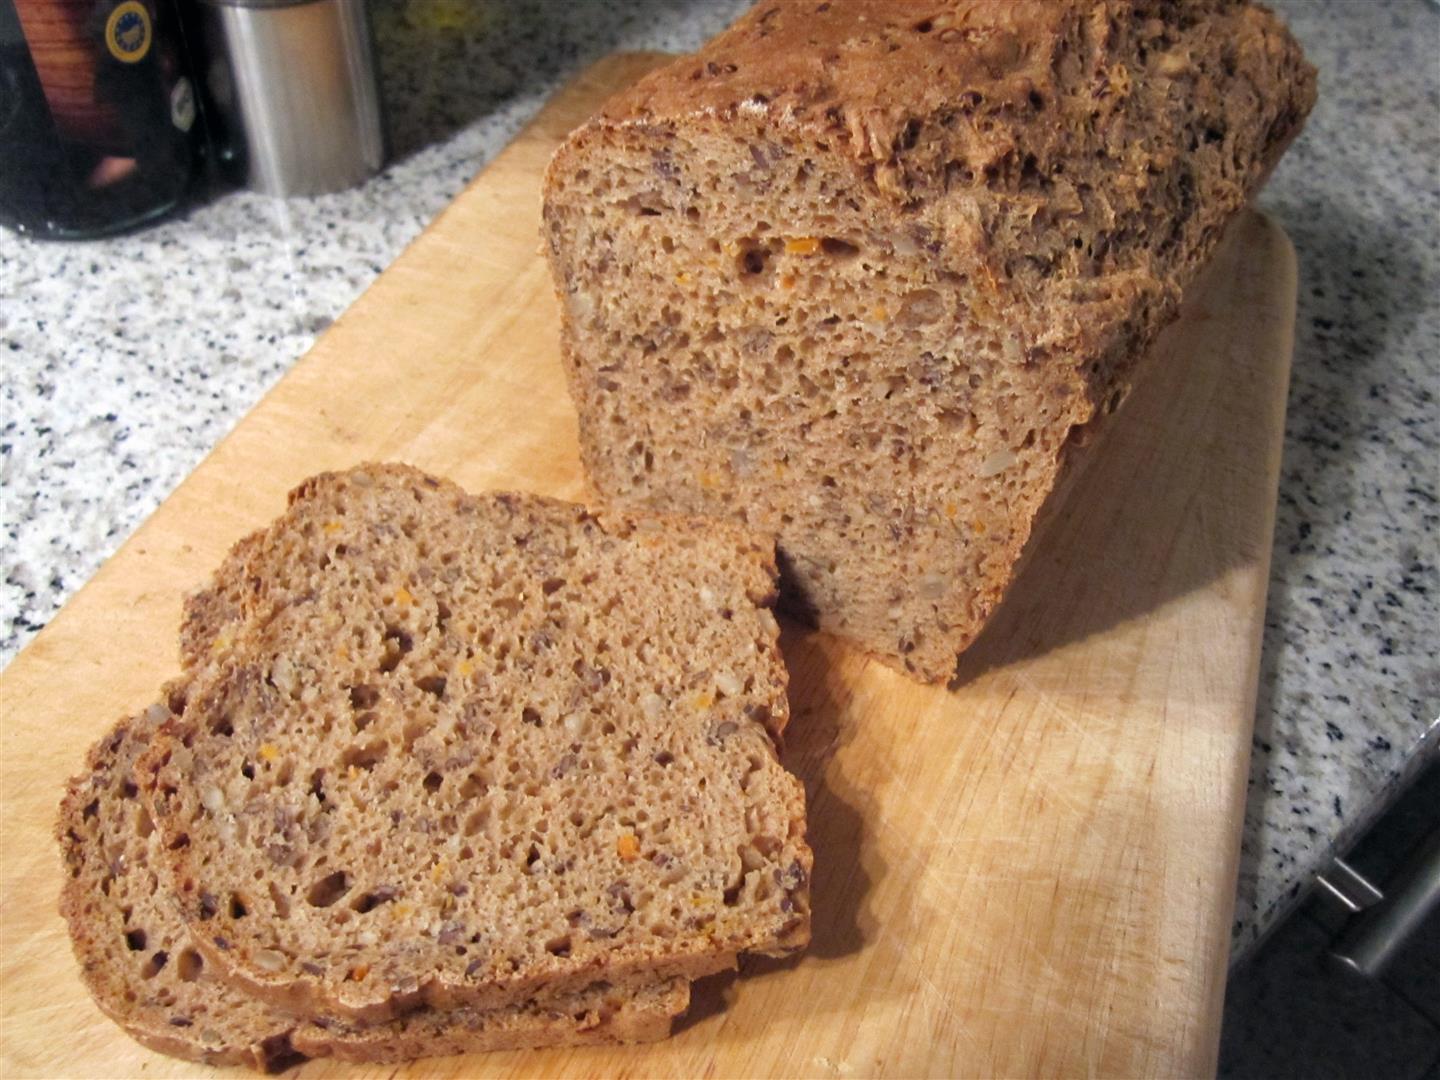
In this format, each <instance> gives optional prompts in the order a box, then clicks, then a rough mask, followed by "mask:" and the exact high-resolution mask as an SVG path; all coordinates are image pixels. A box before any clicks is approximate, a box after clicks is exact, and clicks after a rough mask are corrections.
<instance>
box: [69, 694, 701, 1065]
mask: <svg viewBox="0 0 1440 1080" xmlns="http://www.w3.org/2000/svg"><path fill="white" fill-rule="evenodd" d="M166 716H168V712H167V710H166V709H165V708H164V707H163V706H156V707H154V708H153V709H151V710H149V711H148V712H146V713H143V714H141V715H139V716H136V717H132V718H129V719H126V720H123V721H121V722H120V723H119V724H117V725H116V726H115V727H114V728H113V729H112V730H111V731H110V732H108V733H107V734H106V736H105V737H104V738H103V739H101V740H100V741H99V742H98V743H97V744H96V745H95V746H94V747H93V748H92V749H91V751H90V753H89V755H88V757H87V759H86V763H85V765H86V767H85V771H84V772H83V773H82V774H81V775H79V776H77V777H76V778H75V779H74V780H72V781H71V783H70V785H69V787H68V788H67V790H66V794H65V798H64V800H63V802H62V803H61V808H60V818H59V823H58V826H57V833H58V836H59V840H60V846H61V852H62V855H63V858H64V862H65V870H66V876H65V884H64V887H63V889H62V892H61V899H60V911H61V914H62V915H63V916H64V918H65V920H66V923H67V925H68V927H69V930H70V937H71V942H72V944H73V946H74V950H75V955H76V959H77V960H78V961H79V962H80V971H81V976H82V978H83V979H84V981H85V983H86V986H87V987H88V989H89V990H90V993H91V995H92V996H93V997H94V998H95V1001H96V1003H97V1004H98V1005H99V1006H100V1008H101V1010H102V1011H103V1012H104V1013H105V1014H106V1015H107V1016H109V1017H110V1018H111V1019H113V1020H114V1021H115V1022H116V1023H117V1024H119V1025H120V1026H121V1027H122V1028H124V1029H125V1030H126V1031H127V1032H129V1033H130V1034H131V1035H132V1036H134V1038H135V1039H136V1040H138V1041H139V1042H141V1043H143V1044H144V1045H145V1046H148V1047H149V1048H150V1049H152V1050H157V1051H159V1052H161V1053H165V1054H170V1055H173V1056H175V1057H181V1058H185V1059H187V1060H190V1061H198V1062H203V1063H205V1064H208V1065H246V1066H249V1067H250V1068H253V1069H257V1070H259V1071H261V1072H279V1071H281V1070H283V1069H286V1068H288V1067H289V1066H291V1065H293V1064H296V1063H298V1062H301V1061H304V1060H306V1059H307V1058H313V1057H326V1056H334V1057H340V1058H344V1059H346V1060H350V1061H371V1062H384V1061H399V1060H405V1059H409V1058H415V1057H426V1056H433V1055H440V1054H461V1053H470V1052H477V1051H482V1050H507V1049H517V1048H520V1047H540V1046H574V1045H588V1044H593V1043H601V1042H648V1041H653V1040H655V1039H661V1038H664V1037H665V1036H666V1035H668V1034H669V1031H670V1021H671V1018H672V1017H673V1016H675V1015H678V1014H679V1013H681V1012H683V1011H684V1009H685V1006H686V1004H687V1003H688V1001H689V986H688V984H687V983H686V982H685V981H684V980H683V979H674V980H671V981H669V982H668V983H662V984H658V985H652V986H644V987H641V988H638V989H637V990H635V991H629V992H621V991H619V990H616V989H615V988H613V987H610V986H608V985H599V986H592V987H588V988H586V989H585V990H583V991H581V992H580V993H577V994H574V995H572V996H571V997H570V998H569V999H566V1000H560V1001H557V1002H555V1003H552V1004H550V1005H546V1006H541V1005H538V1004H536V1003H534V1002H529V1003H526V1004H524V1005H521V1006H514V1007H509V1008H504V1009H494V1010H480V1009H457V1010H453V1011H450V1012H447V1013H435V1012H432V1011H429V1010H422V1011H420V1012H417V1013H414V1014H412V1015H411V1016H408V1017H405V1018H404V1019H402V1020H398V1021H390V1022H388V1023H383V1024H378V1025H374V1026H371V1027H360V1026H357V1025H354V1024H349V1023H346V1022H344V1021H342V1020H338V1019H330V1020H323V1021H303V1020H297V1018H295V1017H293V1016H290V1015H287V1014H285V1013H282V1012H279V1011H277V1010H275V1009H273V1008H270V1007H268V1006H266V1005H264V1004H262V1003H261V1002H259V1001H258V1000H256V999H254V998H252V997H250V996H248V995H246V994H244V993H242V992H240V991H238V990H236V989H234V988H232V987H230V986H228V985H227V984H226V983H224V982H223V981H221V980H219V979H217V978H215V976H214V972H213V970H211V969H210V968H208V967H207V966H206V964H205V961H204V958H203V956H202V955H201V953H200V952H199V951H198V950H196V949H195V947H194V945H193V944H192V943H191V941H190V939H189V936H188V935H187V934H186V932H185V930H184V927H183V926H182V925H181V922H180V920H179V918H178V917H177V916H176V914H175V912H174V909H173V907H172V905H171V903H170V897H169V896H168V895H167V894H166V893H165V891H164V890H163V888H162V887H161V885H160V881H159V877H158V874H157V868H158V867H159V865H160V863H161V861H162V858H161V856H162V854H163V853H162V851H161V849H160V847H159V833H157V832H156V831H155V829H154V827H153V825H152V823H151V821H150V818H149V815H148V814H147V812H146V810H145V807H144V805H143V804H142V802H141V801H140V799H139V797H138V790H137V787H136V783H135V777H134V775H133V767H134V762H135V759H136V757H137V756H138V755H139V754H140V752H142V751H143V750H144V749H145V747H146V746H147V745H148V743H149V741H150V739H151V738H152V737H153V735H154V734H155V730H156V728H157V726H158V724H159V722H160V721H161V719H163V718H164V717H166Z"/></svg>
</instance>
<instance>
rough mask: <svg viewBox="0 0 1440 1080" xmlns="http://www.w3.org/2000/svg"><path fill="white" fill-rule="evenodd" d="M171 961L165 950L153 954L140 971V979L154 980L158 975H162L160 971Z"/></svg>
mask: <svg viewBox="0 0 1440 1080" xmlns="http://www.w3.org/2000/svg"><path fill="white" fill-rule="evenodd" d="M169 959H170V954H169V953H167V952H166V951H165V950H164V949H159V950H157V951H155V952H153V953H151V954H150V957H149V959H147V960H146V961H145V964H144V966H143V967H141V969H140V977H141V978H142V979H153V978H154V977H155V976H156V975H159V974H160V969H161V968H163V967H164V966H165V964H166V963H167V962H168V961H169Z"/></svg>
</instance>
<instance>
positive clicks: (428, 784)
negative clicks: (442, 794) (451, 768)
mask: <svg viewBox="0 0 1440 1080" xmlns="http://www.w3.org/2000/svg"><path fill="white" fill-rule="evenodd" d="M444 782H445V778H444V777H443V776H441V775H440V774H439V773H438V772H435V771H434V770H431V771H430V772H428V773H426V774H425V779H424V780H423V781H422V782H421V783H422V784H423V785H424V787H425V790H426V791H428V792H430V794H432V795H433V794H435V792H437V791H439V790H440V785H441V784H443V783H444Z"/></svg>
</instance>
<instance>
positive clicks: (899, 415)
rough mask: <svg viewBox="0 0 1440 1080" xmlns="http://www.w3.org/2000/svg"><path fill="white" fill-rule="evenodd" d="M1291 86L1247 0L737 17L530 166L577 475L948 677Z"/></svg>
mask: <svg viewBox="0 0 1440 1080" xmlns="http://www.w3.org/2000/svg"><path fill="white" fill-rule="evenodd" d="M931 8H933V10H931ZM1242 86H1250V87H1253V88H1255V89H1254V92H1251V91H1246V92H1244V93H1242V92H1241V88H1242ZM1313 93H1314V81H1313V71H1311V70H1310V69H1309V68H1308V66H1307V65H1305V63H1304V61H1303V58H1302V57H1301V56H1300V54H1299V50H1298V48H1297V47H1296V46H1295V44H1294V42H1293V41H1292V40H1291V39H1289V37H1288V35H1286V34H1285V33H1284V31H1283V28H1281V27H1280V26H1279V24H1278V23H1277V22H1275V20H1274V19H1273V18H1272V17H1270V16H1269V15H1268V14H1266V13H1264V12H1262V11H1260V10H1257V9H1255V8H1250V7H1246V6H1243V5H1225V4H1218V3H1217V4H1205V3H1196V4H1193V5H1185V6H1183V7H1181V6H1173V5H1172V6H1165V5H1155V4H1146V3H1140V2H1137V3H1134V4H1118V5H1114V6H1113V7H1112V8H1105V7H1099V6H1094V5H1085V4H1071V3H1050V2H1046V3H1037V4H1027V3H1020V2H1017V3H1008V4H985V3H966V2H956V3H949V4H945V3H938V4H935V5H929V6H926V7H925V8H924V10H923V11H922V10H920V9H918V8H914V7H913V6H909V5H883V4H864V3H844V2H837V3H834V4H831V5H819V6H816V7H812V6H811V5H798V4H795V5H791V4H768V5H767V4H761V5H757V6H756V7H755V8H754V9H752V11H751V12H750V13H749V14H747V15H746V16H745V17H743V18H742V19H741V20H740V21H739V22H738V23H737V24H736V26H735V27H734V28H732V29H731V30H730V31H728V32H727V33H726V34H724V35H721V37H719V38H717V39H716V40H715V41H713V42H711V43H710V44H709V45H707V46H706V47H705V48H704V49H703V50H702V51H701V52H700V53H699V54H697V55H696V56H694V57H686V58H682V59H681V60H678V61H676V62H675V63H674V64H672V65H670V66H668V67H667V68H665V69H662V70H661V71H660V72H657V73H655V74H652V75H651V76H648V77H647V78H646V79H644V80H642V81H641V83H640V84H638V85H637V86H636V87H635V88H633V89H632V90H629V91H626V92H624V93H622V94H620V95H619V96H618V97H617V98H616V99H614V100H613V101H612V102H611V103H610V104H609V105H607V107H606V108H605V110H604V111H603V112H602V114H601V115H600V116H599V117H598V118H597V119H595V120H594V121H592V122H591V123H589V124H588V125H586V126H585V127H582V128H581V129H580V130H578V131H577V132H576V133H575V134H574V135H572V137H571V139H570V140H569V142H568V143H567V144H566V145H565V146H564V147H562V148H561V150H560V151H559V152H558V153H557V155H556V157H555V158H554V160H553V161H552V164H551V167H550V170H549V173H548V175H547V181H546V194H545V206H544V229H545V234H546V238H547V242H548V254H549V257H550V263H551V269H552V272H553V274H554V277H555V282H556V288H557V292H558V293H559V296H560V300H561V304H562V318H563V320H564V325H563V336H562V346H563V352H564V355H565V360H566V365H567V372H568V375H569V379H570V387H571V391H572V394H573V396H574V398H575V400H576V403H577V407H578V410H579V413H580V425H581V443H582V453H583V456H584V461H585V465H586V469H587V471H588V473H589V475H590V477H591V479H592V481H593V482H594V484H595V486H596V487H597V489H598V490H599V491H600V492H601V493H602V494H603V495H605V496H606V497H607V498H609V499H612V500H615V501H617V502H619V503H621V504H623V505H631V506H645V507H654V508H661V509H666V510H678V511H684V512H687V513H700V514H710V515H715V516H724V517H734V518H739V519H741V520H743V521H744V522H746V523H747V524H749V525H750V526H752V527H755V528H758V529H761V530H763V531H767V532H770V533H773V534H774V535H776V536H777V538H778V545H779V551H780V559H781V566H782V570H783V571H784V582H785V596H786V602H787V603H788V604H789V605H790V606H791V607H793V608H794V609H796V610H797V611H799V612H801V613H804V614H808V615H809V616H811V617H812V618H813V619H814V620H815V621H816V622H817V623H818V624H819V625H820V626H821V627H822V628H824V629H827V630H831V631H834V632H836V633H839V634H841V635H844V636H846V637H849V638H851V639H852V640H854V641H856V642H857V643H859V644H860V645H862V646H864V647H865V648H867V649H869V650H870V651H872V652H874V653H876V654H877V655H879V656H880V657H881V658H883V659H885V660H887V661H888V662H890V663H893V664H894V665H896V666H897V667H900V668H901V669H903V670H905V671H907V672H908V673H910V674H911V675H914V676H916V677H918V678H922V679H926V680H931V681H940V680H944V679H946V678H948V677H949V675H950V674H951V673H952V672H953V670H954V665H955V657H956V654H957V653H958V652H959V651H960V650H961V649H963V648H964V647H965V646H966V645H967V644H968V643H969V642H970V641H971V640H972V639H973V638H974V637H975V635H976V634H977V633H978V632H979V629H980V628H981V627H982V626H983V625H984V623H985V621H986V619H987V618H988V617H989V615H990V613H991V611H992V610H993V609H994V607H995V605H996V604H997V603H998V601H999V599H1000V597H1001V595H1002V594H1003V592H1004V591H1005V589H1006V587H1007V586H1008V584H1009V582H1010V580H1011V577H1012V576H1013V572H1014V567H1015V565H1016V561H1017V559H1018V558H1019V555H1020V552H1021V549H1022V548H1023V547H1024V545H1025V544H1026V542H1027V540H1028V538H1029V535H1030V532H1031V527H1032V523H1033V522H1034V519H1035V517H1036V514H1037V513H1038V511H1039V509H1040V507H1041V505H1042V504H1043V503H1044V501H1045V499H1046V497H1047V496H1048V494H1049V493H1050V491H1051V490H1052V489H1053V488H1054V486H1055V483H1056V479H1057V476H1058V474H1059V472H1060V470H1061V467H1062V465H1063V464H1064V461H1065V459H1066V457H1067V456H1068V455H1069V454H1070V453H1071V448H1072V446H1073V445H1074V443H1075V442H1078V441H1080V440H1083V439H1084V438H1085V437H1086V436H1087V435H1088V433H1089V427H1090V425H1092V424H1093V423H1094V422H1095V421H1096V420H1097V419H1099V418H1100V417H1103V416H1104V415H1106V414H1107V413H1109V412H1111V411H1113V410H1114V408H1115V407H1116V406H1117V405H1118V403H1119V402H1120V400H1121V399H1122V398H1123V397H1124V395H1125V392H1126V388H1127V385H1128V380H1129V378H1130V373H1131V369H1132V368H1133V365H1134V363H1135V360H1136V358H1137V357H1138V356H1139V354H1141V353H1142V352H1143V351H1144V350H1145V348H1146V347H1147V345H1148V343H1149V342H1150V341H1151V340H1152V339H1153V338H1154V336H1155V334H1156V333H1157V332H1158V330H1159V328H1160V327H1161V326H1163V325H1164V324H1165V323H1166V322H1167V321H1168V320H1169V319H1170V318H1171V317H1173V314H1174V312H1175V309H1176V303H1177V298H1178V296H1179V293H1180V290H1181V289H1182V288H1183V287H1184V285H1185V284H1186V282H1188V281H1189V279H1190V278H1191V277H1192V276H1193V274H1194V273H1195V271H1196V270H1197V268H1198V267H1199V266H1200V265H1201V264H1202V263H1203V262H1204V260H1205V259H1206V258H1207V257H1208V255H1209V253H1210V251H1211V250H1212V248H1213V246H1214V244H1215V242H1216V241H1217V240H1218V237H1219V236H1220V234H1221V232H1222V231H1223V228H1224V225H1225V223H1226V221H1227V220H1228V219H1229V218H1230V216H1231V215H1233V213H1234V212H1235V211H1236V210H1238V209H1239V208H1240V207H1241V206H1243V204H1244V202H1245V200H1246V198H1247V197H1248V196H1249V194H1250V192H1251V191H1253V189H1254V188H1255V187H1256V186H1257V185H1258V183H1259V182H1260V181H1261V179H1262V178H1263V176H1264V174H1265V173H1266V172H1267V170H1268V169H1269V167H1270V166H1271V165H1273V162H1274V160H1275V159H1276V158H1277V157H1278V155H1279V153H1280V152H1281V151H1282V150H1283V148H1284V146H1285V144H1286V143H1288V141H1289V139H1290V138H1291V137H1293V135H1294V133H1295V131H1297V130H1298V128H1299V125H1300V123H1301V122H1302V121H1303V118H1304V115H1305V113H1306V112H1307V111H1308V109H1309V106H1310V103H1311V101H1312V100H1313Z"/></svg>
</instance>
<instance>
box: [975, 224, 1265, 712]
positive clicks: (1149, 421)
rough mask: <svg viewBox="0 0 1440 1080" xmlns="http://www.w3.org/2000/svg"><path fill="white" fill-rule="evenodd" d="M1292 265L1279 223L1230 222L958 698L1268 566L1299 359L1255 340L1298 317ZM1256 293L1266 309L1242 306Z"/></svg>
mask: <svg viewBox="0 0 1440 1080" xmlns="http://www.w3.org/2000/svg"><path fill="white" fill-rule="evenodd" d="M1285 255H1286V253H1285V240H1284V237H1283V234H1281V233H1279V231H1278V229H1276V228H1275V226H1273V225H1271V224H1269V223H1268V222H1267V221H1266V219H1264V218H1262V217H1259V216H1258V215H1253V214H1247V215H1245V216H1243V217H1241V218H1240V219H1239V220H1238V221H1237V222H1236V224H1235V225H1234V226H1233V227H1232V229H1231V230H1230V235H1229V236H1228V237H1227V239H1226V241H1225V243H1224V244H1223V245H1222V248H1221V251H1220V252H1219V253H1218V254H1217V256H1216V258H1215V259H1214V261H1213V262H1212V263H1211V266H1210V269H1209V270H1207V271H1206V273H1205V274H1204V275H1203V277H1202V278H1201V280H1200V281H1199V282H1198V283H1197V285H1196V287H1195V288H1193V289H1191V290H1190V292H1189V293H1188V294H1187V298H1186V300H1185V303H1184V306H1183V309H1182V314H1181V318H1180V319H1179V320H1178V321H1177V322H1176V323H1175V324H1173V325H1172V326H1170V327H1169V328H1168V329H1167V330H1166V331H1165V332H1164V333H1163V334H1162V335H1161V337H1160V340H1159V341H1158V342H1157V344H1156V345H1155V347H1154V348H1153V349H1152V350H1151V353H1150V355H1149V356H1147V357H1146V358H1145V360H1144V362H1143V364H1142V366H1141V367H1140V369H1139V372H1138V375H1137V377H1136V380H1135V384H1134V388H1133V390H1132V391H1131V393H1130V396H1129V397H1128V398H1127V399H1126V401H1125V403H1124V404H1123V406H1122V407H1121V408H1120V410H1119V411H1118V412H1117V413H1116V414H1115V415H1114V416H1113V417H1111V418H1109V420H1108V422H1107V423H1106V424H1105V425H1104V426H1103V427H1102V428H1101V430H1100V432H1099V437H1098V439H1097V440H1096V442H1095V444H1093V445H1091V446H1090V447H1088V448H1087V449H1086V450H1085V451H1084V454H1083V456H1082V457H1081V458H1080V459H1079V462H1078V465H1079V472H1078V474H1077V475H1075V476H1074V477H1073V478H1071V479H1070V480H1068V481H1067V480H1065V479H1062V481H1061V484H1062V490H1061V491H1060V492H1059V494H1058V496H1057V502H1056V505H1055V506H1054V507H1053V508H1050V507H1047V508H1046V510H1045V511H1044V512H1043V513H1044V514H1045V515H1047V516H1048V519H1049V520H1048V524H1046V525H1045V526H1044V527H1043V528H1041V529H1038V530H1037V533H1038V543H1037V542H1036V539H1035V538H1032V541H1031V543H1030V544H1029V545H1027V548H1026V552H1025V556H1024V561H1023V563H1022V565H1021V569H1020V573H1019V575H1018V576H1017V578H1016V580H1015V583H1014V585H1013V586H1012V588H1011V589H1010V591H1009V593H1008V594H1007V595H1006V597H1005V599H1004V600H1003V601H1002V602H1001V604H1000V606H999V607H998V608H997V609H996V612H995V614H994V616H993V617H992V618H991V620H990V622H989V623H988V624H987V625H986V627H985V629H984V631H983V632H982V633H981V634H980V636H979V638H977V639H976V642H975V644H974V645H972V646H971V647H970V649H968V650H967V651H966V652H965V653H963V654H962V655H961V657H960V663H959V665H958V668H957V674H956V677H955V679H954V680H953V681H952V683H951V686H952V687H954V686H959V685H963V684H965V683H969V682H971V681H973V680H975V679H976V678H978V677H979V676H981V675H983V674H984V673H985V672H987V671H990V670H992V669H995V668H1001V667H1005V666H1007V665H1009V664H1013V663H1016V662H1019V661H1021V660H1025V659H1029V658H1031V657H1035V656H1040V655H1043V654H1045V653H1048V652H1051V651H1053V650H1056V649H1060V648H1062V647H1064V646H1066V645H1069V644H1072V643H1075V642H1079V641H1083V640H1085V639H1086V638H1089V637H1091V636H1092V635H1096V634H1101V633H1104V632H1106V631H1108V630H1110V629H1112V628H1114V627H1116V626H1119V625H1121V624H1123V623H1125V622H1128V621H1130V620H1132V619H1136V618H1140V617H1143V616H1145V615H1148V614H1150V613H1152V612H1154V611H1156V610H1157V609H1159V608H1160V607H1162V606H1164V605H1165V604H1166V603H1168V602H1170V601H1172V600H1175V599H1178V598H1180V597H1183V596H1185V595H1187V594H1189V593H1192V592H1194V591H1196V590H1198V589H1201V588H1204V587H1206V586H1208V585H1210V584H1211V583H1212V582H1214V581H1216V580H1218V579H1220V578H1223V577H1224V576H1225V575H1226V574H1228V573H1230V572H1231V571H1233V570H1236V569H1239V568H1240V567H1242V566H1245V565H1247V564H1251V563H1253V562H1255V561H1256V560H1257V559H1259V558H1261V557H1263V550H1262V545H1266V544H1269V542H1270V538H1269V536H1268V535H1263V536H1262V535H1261V534H1262V533H1263V530H1262V528H1261V525H1262V524H1263V522H1264V521H1265V519H1266V516H1267V515H1268V514H1269V512H1270V507H1271V505H1272V503H1273V500H1274V498H1275V490H1274V488H1273V487H1272V486H1271V484H1270V483H1269V481H1268V479H1267V478H1266V475H1265V474H1266V462H1267V459H1268V455H1269V443H1270V440H1271V439H1272V438H1274V435H1275V431H1274V429H1275V426H1276V423H1277V421H1276V419H1275V417H1274V412H1273V410H1274V407H1275V405H1276V403H1277V402H1278V400H1279V398H1280V397H1281V396H1283V394H1284V392H1285V391H1284V387H1285V383H1284V378H1283V377H1284V373H1285V370H1286V364H1285V361H1286V359H1287V358H1286V357H1284V356H1282V355H1278V353H1279V349H1277V348H1276V347H1275V343H1274V341H1273V340H1272V338H1273V334H1269V335H1267V333H1266V332H1265V331H1263V330H1261V331H1259V332H1250V331H1251V330H1252V328H1253V327H1254V326H1255V325H1256V324H1258V323H1259V322H1260V321H1261V320H1263V319H1265V318H1271V317H1274V316H1276V315H1281V316H1283V317H1288V314H1286V313H1284V312H1283V311H1282V310H1281V309H1282V308H1284V307H1285V306H1288V304H1289V303H1290V296H1289V293H1288V289H1287V288H1286V287H1285V286H1284V284H1283V282H1284V280H1285V277H1286V273H1287V263H1286V258H1285ZM1252 296H1253V297H1256V298H1257V299H1256V300H1254V301H1252V308H1253V310H1247V309H1245V308H1243V307H1242V305H1241V303H1240V301H1241V300H1242V299H1248V298H1249V297H1252ZM1267 347H1268V349H1269V350H1270V353H1269V355H1265V354H1263V352H1262V350H1264V349H1266V348H1267ZM1236 442H1240V443H1244V444H1246V445H1245V446H1244V447H1243V448H1237V447H1236V446H1235V445H1234V444H1235V443H1236ZM1067 483H1068V485H1069V490H1068V491H1066V490H1064V486H1065V485H1066V484H1067Z"/></svg>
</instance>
